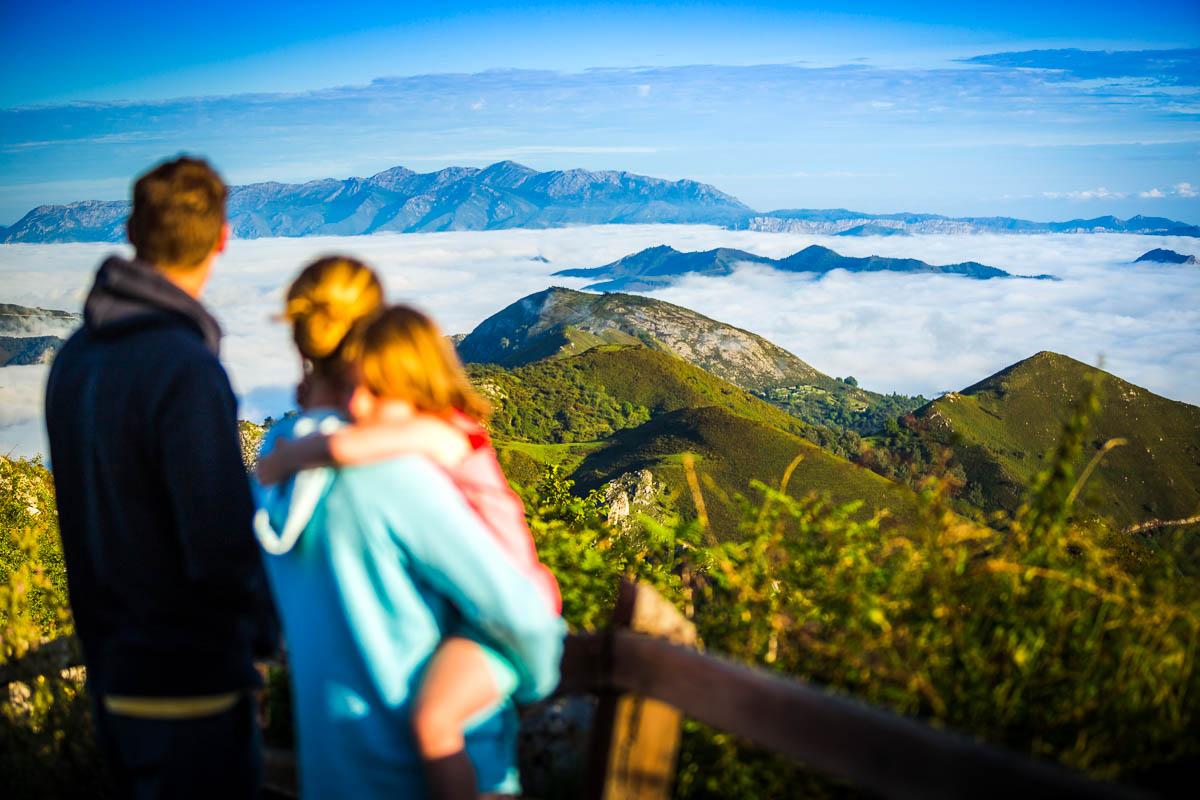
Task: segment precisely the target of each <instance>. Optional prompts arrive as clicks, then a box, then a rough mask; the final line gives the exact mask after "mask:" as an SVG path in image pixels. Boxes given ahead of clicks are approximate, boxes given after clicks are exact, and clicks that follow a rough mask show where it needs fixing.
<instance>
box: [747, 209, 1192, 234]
mask: <svg viewBox="0 0 1200 800" xmlns="http://www.w3.org/2000/svg"><path fill="white" fill-rule="evenodd" d="M864 226H871V228H874V229H878V228H891V229H894V230H896V231H899V232H901V233H909V234H926V233H1138V234H1146V235H1151V236H1200V225H1191V224H1189V223H1186V222H1179V221H1177V220H1173V219H1167V218H1166V217H1145V216H1142V215H1140V214H1139V215H1137V216H1134V217H1130V218H1129V219H1120V218H1118V217H1114V216H1104V217H1095V218H1093V219H1072V220H1067V221H1065V222H1033V221H1030V220H1027V219H1016V218H1014V217H946V216H942V215H941V214H912V213H907V212H902V213H898V214H867V213H863V212H861V211H849V210H847V209H844V208H830V209H808V208H798V209H783V210H779V211H770V212H767V213H764V214H751V215H749V216H747V217H746V218H745V219H743V220H741V221H740V222H739V223H738V224H737V225H736V226H735V227H738V228H742V229H745V230H751V231H767V232H771V233H817V234H830V235H843V234H845V235H849V236H854V235H869V234H866V233H851V231H853V230H855V229H856V228H862V227H864ZM871 228H868V230H871Z"/></svg>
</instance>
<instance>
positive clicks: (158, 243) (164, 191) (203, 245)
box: [127, 156, 227, 267]
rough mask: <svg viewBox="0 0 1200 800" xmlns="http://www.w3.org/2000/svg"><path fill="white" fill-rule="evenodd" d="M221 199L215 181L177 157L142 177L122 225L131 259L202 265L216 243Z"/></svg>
mask: <svg viewBox="0 0 1200 800" xmlns="http://www.w3.org/2000/svg"><path fill="white" fill-rule="evenodd" d="M226 194H227V192H226V189H225V182H224V181H222V180H221V176H220V175H218V174H217V171H216V170H215V169H213V168H212V167H211V166H210V165H209V163H208V162H207V161H204V160H203V159H199V158H189V157H187V156H182V157H180V158H176V159H175V160H173V161H167V162H165V163H163V164H159V165H158V166H157V167H155V168H154V169H152V170H150V171H149V172H147V173H146V174H145V175H142V176H141V177H140V178H138V180H137V183H135V184H134V185H133V211H132V213H130V215H129V223H128V226H127V230H128V233H129V242H130V243H131V244H132V245H133V247H134V250H136V251H137V257H138V258H139V259H140V260H142V261H147V262H149V263H151V264H161V265H169V266H174V267H196V266H199V265H200V264H202V263H203V262H204V260H205V259H206V258H208V256H209V254H210V253H212V251H213V249H214V248H215V247H216V246H217V243H218V241H219V240H220V238H221V228H222V227H223V226H224V225H225V196H226Z"/></svg>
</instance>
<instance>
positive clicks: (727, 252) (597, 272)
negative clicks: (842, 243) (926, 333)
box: [554, 244, 1052, 292]
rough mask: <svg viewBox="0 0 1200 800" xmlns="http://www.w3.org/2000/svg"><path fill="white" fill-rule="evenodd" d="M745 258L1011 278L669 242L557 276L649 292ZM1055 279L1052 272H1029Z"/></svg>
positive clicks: (812, 267)
mask: <svg viewBox="0 0 1200 800" xmlns="http://www.w3.org/2000/svg"><path fill="white" fill-rule="evenodd" d="M741 264H762V265H764V266H768V267H771V268H772V269H777V270H780V271H781V272H813V273H818V274H824V273H827V272H832V271H833V270H836V269H843V270H846V271H848V272H924V273H933V274H938V275H961V276H963V277H967V278H975V279H978V280H987V279H989V278H1011V277H1022V276H1013V275H1011V274H1010V273H1008V272H1005V271H1004V270H1002V269H997V268H996V267H989V266H987V265H985V264H979V263H977V262H975V261H967V262H964V263H961V264H947V265H942V266H935V265H933V264H926V263H925V262H924V261H918V260H917V259H915V258H885V257H882V256H867V257H866V258H854V257H851V256H843V255H840V254H838V253H836V252H834V251H833V250H830V249H829V248H828V247H821V246H820V245H815V244H814V245H810V246H809V247H806V248H804V249H803V250H801V251H799V252H797V253H793V254H792V255H790V256H787V257H786V258H768V257H767V256H760V255H755V254H754V253H748V252H746V251H745V250H735V249H733V248H729V247H719V248H717V249H715V250H705V251H702V252H686V253H685V252H680V251H678V250H676V249H674V248H672V247H668V246H666V245H659V246H658V247H650V248H647V249H645V250H642V251H640V252H637V253H633V254H632V255H628V256H625V257H624V258H621V259H618V260H617V261H614V262H612V263H611V264H605V265H604V266H600V267H590V268H585V269H565V270H561V271H559V272H556V273H554V274H555V276H563V277H572V278H603V279H604V280H602V281H600V282H598V283H593V284H590V285H589V286H588V287H587V288H588V289H594V290H597V291H605V292H615V291H626V292H645V291H650V290H653V289H661V288H663V287H665V286H670V285H671V284H673V283H675V282H676V281H678V280H679V279H680V278H681V277H683V276H684V275H708V276H722V275H730V274H732V273H733V271H734V269H736V268H737V267H738V266H739V265H741ZM1031 277H1036V278H1038V279H1052V278H1051V276H1049V275H1037V276H1031Z"/></svg>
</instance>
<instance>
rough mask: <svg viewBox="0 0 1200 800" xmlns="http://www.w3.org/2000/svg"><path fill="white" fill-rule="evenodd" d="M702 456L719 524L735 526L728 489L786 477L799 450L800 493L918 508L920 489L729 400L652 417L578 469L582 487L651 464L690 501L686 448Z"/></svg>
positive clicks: (796, 491) (894, 509) (904, 512)
mask: <svg viewBox="0 0 1200 800" xmlns="http://www.w3.org/2000/svg"><path fill="white" fill-rule="evenodd" d="M684 453H693V454H695V455H696V456H698V465H697V468H698V470H699V472H700V474H701V476H704V477H707V478H711V480H712V482H713V483H714V484H715V490H714V489H712V488H710V489H706V491H705V494H706V496H707V498H708V499H707V504H708V511H709V514H710V516H711V517H712V518H713V521H714V523H715V527H716V529H717V530H728V529H729V525H730V524H731V523H732V521H733V515H732V509H731V508H730V507H728V505H727V504H726V503H722V502H720V499H721V498H720V495H721V494H725V495H731V494H733V493H741V494H747V493H748V492H749V483H750V481H751V480H755V479H757V480H761V481H763V482H764V483H767V484H770V485H776V486H777V485H778V484H779V481H780V479H781V478H782V477H783V474H784V471H785V470H786V469H787V466H788V464H789V463H791V461H792V460H793V459H794V458H796V457H797V456H803V460H802V461H801V462H800V464H799V466H798V467H797V468H796V471H795V473H794V474H793V475H792V479H791V482H790V484H789V487H788V489H789V492H790V493H791V494H793V495H795V496H798V497H799V496H803V495H806V494H810V493H814V492H815V493H818V494H828V495H829V496H830V498H831V499H832V500H833V501H834V502H837V503H847V502H851V501H855V500H862V501H863V508H862V510H861V511H860V513H861V514H863V515H870V514H874V513H875V512H877V511H879V510H880V509H883V508H887V509H889V510H890V511H891V513H892V514H893V516H895V517H897V518H900V519H905V518H908V517H909V516H910V515H911V514H912V513H913V509H914V505H913V500H914V498H913V495H912V493H911V492H910V491H909V490H908V489H906V488H904V487H901V486H899V485H898V484H895V483H892V482H891V481H888V480H887V479H885V478H882V477H880V476H878V475H876V474H875V473H873V472H870V471H868V470H865V469H862V468H860V467H857V466H855V465H854V464H851V463H850V462H848V461H845V460H843V459H841V458H839V457H837V456H835V455H833V454H831V453H827V452H825V451H824V450H822V449H820V448H819V447H817V446H816V445H814V444H813V443H812V442H809V441H807V440H806V439H801V438H800V437H798V436H794V435H792V434H788V433H784V432H782V431H780V430H779V429H778V428H774V427H771V426H770V425H767V424H765V423H763V422H759V421H756V420H752V419H747V418H745V417H741V416H738V415H737V414H735V413H733V412H731V411H730V410H728V409H725V408H719V407H713V406H709V407H702V408H686V409H680V410H677V411H672V412H669V413H665V414H662V415H659V416H657V417H655V418H654V419H653V420H651V421H650V422H648V423H646V424H645V425H642V426H640V427H637V428H633V429H631V430H626V431H622V432H620V433H618V434H616V435H615V436H613V437H612V438H611V439H610V440H609V441H608V442H607V443H606V444H605V445H604V446H603V447H601V448H599V449H597V450H596V451H595V452H593V453H591V454H590V455H588V456H587V457H586V458H585V459H584V460H583V462H582V463H581V464H580V465H579V468H578V469H577V470H576V473H575V477H576V479H577V480H578V481H579V484H580V486H581V487H582V488H585V489H588V488H592V487H595V486H599V485H601V484H603V483H605V482H606V481H609V480H611V479H613V478H615V477H617V476H618V475H621V474H622V473H625V472H628V471H630V470H636V469H650V470H651V471H652V472H653V473H654V474H655V475H656V476H657V477H658V478H659V479H660V480H662V481H663V482H665V483H666V484H667V486H668V488H670V489H671V490H672V491H674V492H676V493H678V494H680V495H681V496H682V497H683V498H684V501H683V502H682V503H681V507H683V508H685V509H687V508H689V507H690V505H691V504H690V502H689V501H688V500H687V499H686V498H687V496H688V495H687V492H686V484H685V475H684V470H683V466H682V461H681V458H680V457H681V456H682V454H684Z"/></svg>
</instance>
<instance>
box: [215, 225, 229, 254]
mask: <svg viewBox="0 0 1200 800" xmlns="http://www.w3.org/2000/svg"><path fill="white" fill-rule="evenodd" d="M228 244H229V223H228V222H226V223H225V224H224V225H222V226H221V235H220V236H218V237H217V246H216V247H215V248H214V249H213V252H214V253H224V252H225V246H226V245H228Z"/></svg>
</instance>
